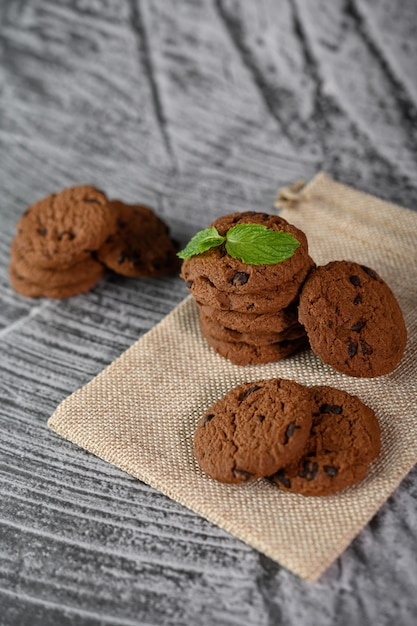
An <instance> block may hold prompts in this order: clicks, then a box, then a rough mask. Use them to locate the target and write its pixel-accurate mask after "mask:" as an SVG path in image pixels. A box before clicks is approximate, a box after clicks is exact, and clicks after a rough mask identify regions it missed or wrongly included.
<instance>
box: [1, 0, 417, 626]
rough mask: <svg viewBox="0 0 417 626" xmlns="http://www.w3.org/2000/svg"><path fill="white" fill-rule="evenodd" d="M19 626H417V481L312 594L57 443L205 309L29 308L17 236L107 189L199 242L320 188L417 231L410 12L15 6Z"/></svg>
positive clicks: (354, 5) (93, 1)
mask: <svg viewBox="0 0 417 626" xmlns="http://www.w3.org/2000/svg"><path fill="white" fill-rule="evenodd" d="M0 29H1V30H0V54H1V60H0V89H1V91H0V191H1V201H0V225H1V228H0V289H1V305H0V350H1V352H0V354H1V356H0V472H1V480H0V489H1V497H0V624H1V626H26V625H28V626H29V625H30V626H62V625H63V626H66V625H72V626H73V625H81V626H97V625H99V624H100V625H101V624H103V625H104V624H109V625H115V626H119V625H120V626H131V625H132V626H133V625H137V624H149V625H150V624H152V625H156V624H186V625H200V624H202V625H211V624H213V625H223V624H225V625H226V624H227V625H232V624H235V625H236V626H237V625H242V624H245V625H267V624H268V625H269V624H271V625H272V624H286V625H287V624H290V625H294V626H295V625H297V626H303V625H306V626H307V625H309V626H310V625H315V624H318V625H320V626H327V625H330V624H338V625H345V624H346V625H348V624H349V625H350V624H362V625H363V624H378V625H379V626H382V625H384V624H391V623H392V622H393V621H395V623H396V624H399V625H400V624H401V625H405V624H406V625H408V624H410V625H411V624H415V623H416V620H417V597H416V585H417V537H416V535H417V531H416V522H415V520H416V516H417V472H416V471H413V472H411V474H410V475H409V476H408V477H407V478H406V480H404V481H403V483H402V484H401V485H400V487H399V488H398V490H397V491H396V492H395V493H394V495H393V496H392V497H391V498H390V499H389V500H388V502H387V503H386V504H384V506H383V507H382V508H381V510H380V512H379V513H378V514H377V515H376V516H375V517H374V519H373V520H372V522H371V523H370V524H369V525H368V526H367V528H365V529H364V530H363V531H362V532H361V533H360V535H359V536H358V537H357V538H356V539H355V541H354V542H353V544H352V545H351V546H350V547H349V548H348V549H347V550H346V552H345V553H344V554H343V555H342V556H341V557H340V558H339V559H338V561H337V562H336V563H334V565H332V566H331V567H330V569H329V570H328V571H327V572H326V573H325V575H324V576H323V577H322V578H321V579H320V580H319V582H317V583H316V584H314V585H312V584H309V583H306V582H303V581H301V580H299V579H298V578H296V577H295V576H293V575H292V574H290V573H289V572H288V571H286V570H284V569H283V568H281V567H279V566H278V565H277V564H275V563H274V562H272V561H271V560H269V559H268V558H266V557H264V556H263V555H262V554H260V553H258V552H256V551H255V550H253V549H251V548H249V547H248V546H246V545H244V544H243V543H241V542H240V541H238V540H237V539H234V538H233V537H231V536H229V535H228V534H227V533H225V532H223V531H221V530H220V529H218V528H217V527H215V526H213V525H212V524H211V523H208V522H207V521H205V520H204V519H201V518H200V517H198V516H197V515H195V514H193V513H191V512H190V511H188V510H186V509H185V508H183V507H182V506H180V505H178V504H176V503H175V502H172V501H171V500H169V499H168V498H166V497H165V496H162V495H161V494H160V493H158V492H157V491H155V490H154V489H151V488H150V487H148V486H146V485H145V484H142V483H140V482H138V481H136V480H134V479H133V478H131V477H130V476H128V475H126V474H124V473H123V472H121V471H119V470H117V469H116V468H114V467H112V466H111V465H108V464H106V463H104V462H102V461H100V460H99V459H97V458H95V457H94V456H92V455H90V454H88V453H87V452H85V451H83V450H81V449H78V448H76V447H75V446H73V445H71V444H70V443H68V442H66V441H64V440H62V439H60V438H59V437H58V436H56V435H54V434H53V433H52V432H50V431H49V430H48V429H47V426H46V422H47V419H48V417H49V415H50V414H51V413H52V412H53V411H54V409H55V407H56V406H57V404H58V403H59V402H60V401H61V400H62V399H64V398H65V397H66V396H67V395H68V394H70V393H71V392H72V391H74V390H75V389H77V388H78V387H79V386H81V385H83V384H84V383H86V382H87V381H89V380H90V379H91V378H92V377H93V376H94V375H96V374H97V373H99V372H100V371H101V370H102V369H103V368H104V367H105V366H106V365H107V364H108V363H110V362H111V361H112V360H114V359H115V358H116V357H117V356H118V355H119V354H120V353H121V352H122V351H123V350H125V349H126V348H128V347H129V346H130V345H131V344H132V343H133V342H134V341H135V340H136V339H137V338H138V337H139V336H141V335H142V334H143V333H145V332H146V331H147V330H149V329H150V328H151V327H152V326H154V324H155V323H156V322H158V321H159V320H160V319H162V317H163V316H164V315H166V314H167V313H168V312H169V311H170V310H171V309H172V308H173V307H174V306H175V305H176V304H177V303H179V302H180V301H181V299H182V298H183V297H184V296H185V295H186V289H185V286H184V285H183V284H182V281H181V280H180V279H179V278H177V277H170V278H164V279H159V280H133V279H123V278H121V277H115V276H108V277H106V278H105V279H103V280H102V281H101V282H100V283H99V284H98V285H97V287H96V288H94V289H93V291H91V292H90V293H88V294H84V295H80V296H77V297H74V298H71V299H68V300H64V301H54V300H48V299H44V298H41V299H38V300H30V299H26V298H23V297H21V296H19V295H17V294H16V293H14V292H13V290H12V289H11V287H10V285H9V281H8V261H9V247H10V242H11V239H12V237H13V233H14V225H15V223H16V221H17V219H18V217H19V216H20V215H21V213H22V212H23V211H24V209H25V207H26V206H27V205H28V204H30V203H32V202H34V201H35V200H37V199H39V198H41V197H43V196H45V195H47V194H48V193H50V192H51V191H53V190H59V189H61V188H63V187H66V186H70V185H75V184H81V183H92V184H95V185H97V186H98V187H100V188H103V189H104V190H105V191H106V192H107V193H108V194H109V196H110V197H121V198H123V199H124V200H126V201H127V202H144V203H147V204H149V205H150V206H153V207H154V208H155V210H156V211H157V212H158V213H159V214H160V215H161V216H162V217H163V218H164V219H165V220H166V221H167V222H168V223H169V224H170V225H171V227H172V230H173V232H174V235H175V236H176V237H177V238H178V239H179V240H180V241H181V242H185V241H186V240H187V239H188V238H189V237H190V235H191V234H193V233H194V232H195V230H197V229H198V228H203V227H205V226H206V225H207V224H208V222H209V221H210V220H211V219H214V217H216V216H218V215H220V214H223V213H226V212H231V211H233V210H247V209H255V210H268V209H269V207H271V205H272V202H273V200H274V196H275V193H276V190H277V188H278V187H280V186H282V185H285V184H288V183H290V182H293V181H294V180H296V179H298V178H300V177H301V178H306V179H307V178H310V177H311V176H312V175H313V174H314V173H315V172H317V171H319V170H320V169H324V170H326V171H327V172H328V173H330V174H331V175H333V176H334V177H336V178H337V179H338V180H340V181H342V182H347V183H350V184H353V185H355V186H356V187H358V188H359V189H363V190H366V191H369V192H371V193H376V194H377V195H379V196H381V197H383V198H386V199H389V200H391V201H394V202H397V203H400V204H404V205H407V206H409V207H410V208H412V209H417V178H416V167H417V80H416V79H417V37H416V32H417V5H416V3H415V1H413V0H403V1H402V2H398V3H395V2H392V0H380V1H377V0H344V1H342V0H335V1H332V2H325V0H275V1H274V0H257V1H256V2H255V1H250V0H246V2H245V1H244V0H196V1H194V2H193V1H192V0H176V1H171V2H168V1H166V2H162V1H160V2H151V0H1V2H0Z"/></svg>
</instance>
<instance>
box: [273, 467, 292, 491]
mask: <svg viewBox="0 0 417 626" xmlns="http://www.w3.org/2000/svg"><path fill="white" fill-rule="evenodd" d="M274 478H275V479H276V480H277V481H278V482H279V483H281V484H282V485H284V487H286V488H287V489H291V481H290V479H289V478H288V476H285V470H283V469H280V470H278V471H277V473H276V474H275V475H274Z"/></svg>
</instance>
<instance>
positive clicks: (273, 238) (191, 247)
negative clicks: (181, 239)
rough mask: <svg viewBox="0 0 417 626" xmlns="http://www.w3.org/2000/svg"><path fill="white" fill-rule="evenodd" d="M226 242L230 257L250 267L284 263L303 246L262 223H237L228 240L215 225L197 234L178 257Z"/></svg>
mask: <svg viewBox="0 0 417 626" xmlns="http://www.w3.org/2000/svg"><path fill="white" fill-rule="evenodd" d="M224 242H226V250H227V252H228V253H229V254H230V256H232V257H233V258H235V259H240V260H241V261H243V263H247V264H248V265H273V264H275V263H281V262H282V261H285V260H286V259H289V258H291V257H292V255H293V254H294V252H295V251H296V250H297V248H298V247H299V245H300V242H299V241H297V239H295V237H293V236H292V235H291V233H286V232H284V231H282V230H280V231H276V230H272V229H271V228H267V227H266V226H264V225H263V224H236V226H233V227H232V228H230V229H229V230H228V231H227V233H226V237H223V236H222V235H220V234H219V233H218V232H217V229H216V228H215V227H214V226H212V227H211V228H206V229H205V230H200V231H199V232H198V233H197V234H196V235H194V237H193V238H192V239H191V240H190V241H189V243H188V244H187V245H186V247H185V248H184V249H183V250H181V251H180V252H177V256H179V258H180V259H190V258H191V257H192V256H195V255H196V254H201V253H202V252H205V251H206V250H210V248H215V247H217V246H220V245H221V244H222V243H224Z"/></svg>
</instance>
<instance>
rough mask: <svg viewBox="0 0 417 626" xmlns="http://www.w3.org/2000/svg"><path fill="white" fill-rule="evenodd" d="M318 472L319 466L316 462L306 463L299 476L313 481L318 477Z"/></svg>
mask: <svg viewBox="0 0 417 626" xmlns="http://www.w3.org/2000/svg"><path fill="white" fill-rule="evenodd" d="M318 471H319V465H318V463H316V461H304V463H303V469H302V470H301V471H299V472H298V475H299V476H300V477H301V478H305V479H306V480H313V479H314V478H315V477H316V476H317V472H318Z"/></svg>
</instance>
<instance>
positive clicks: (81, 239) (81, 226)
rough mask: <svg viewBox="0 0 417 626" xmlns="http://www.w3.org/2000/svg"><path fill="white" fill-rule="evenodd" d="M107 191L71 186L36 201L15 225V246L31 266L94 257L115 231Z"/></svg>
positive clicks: (67, 263)
mask: <svg viewBox="0 0 417 626" xmlns="http://www.w3.org/2000/svg"><path fill="white" fill-rule="evenodd" d="M114 228H115V226H114V217H113V214H112V212H111V211H110V208H109V206H108V202H107V198H106V196H105V194H104V193H102V192H101V191H99V190H98V189H96V188H95V187H90V186H87V185H84V186H79V187H70V188H69V189H64V190H63V191H60V192H59V193H56V194H51V195H50V196H48V197H46V198H44V199H43V200H40V201H39V202H36V203H35V204H33V205H32V206H30V207H29V208H28V209H27V210H26V211H25V213H24V214H23V215H22V217H21V218H20V220H19V221H18V223H17V225H16V229H17V235H16V237H15V241H16V244H15V245H16V246H17V247H18V248H19V250H20V253H21V255H22V256H23V257H24V258H25V261H26V263H27V264H29V265H34V266H36V267H40V268H47V269H55V268H58V267H69V266H71V265H74V263H77V262H79V261H82V260H84V259H86V258H89V257H90V256H91V252H92V251H95V250H98V249H99V248H100V246H101V245H102V244H103V243H104V241H105V240H106V238H107V237H108V236H109V235H110V233H111V232H113V231H114Z"/></svg>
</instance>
